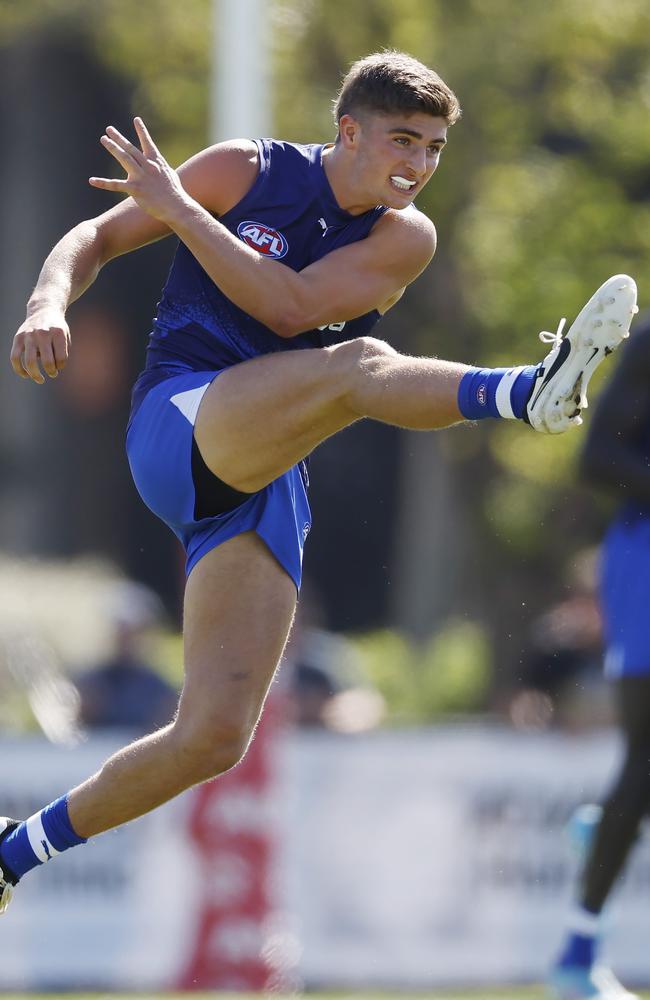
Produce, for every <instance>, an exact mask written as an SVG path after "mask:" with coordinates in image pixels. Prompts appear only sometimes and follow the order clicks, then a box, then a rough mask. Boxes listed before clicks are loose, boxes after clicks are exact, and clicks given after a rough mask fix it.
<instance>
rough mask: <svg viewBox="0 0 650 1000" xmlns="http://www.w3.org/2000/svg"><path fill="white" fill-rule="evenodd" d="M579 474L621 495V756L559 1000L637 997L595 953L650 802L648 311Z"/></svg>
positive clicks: (608, 667)
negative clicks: (608, 905)
mask: <svg viewBox="0 0 650 1000" xmlns="http://www.w3.org/2000/svg"><path fill="white" fill-rule="evenodd" d="M582 473H583V475H584V478H585V479H587V480H588V481H589V482H590V483H593V484H594V485H596V486H599V487H602V488H604V489H606V490H607V491H609V492H610V493H611V494H613V495H614V496H615V497H616V498H617V499H618V501H619V507H618V510H617V512H616V514H615V516H614V518H613V520H612V523H611V525H610V527H609V530H608V532H607V535H606V538H605V542H604V547H603V554H602V568H601V601H602V611H603V621H604V633H605V636H604V638H605V648H606V652H605V675H606V676H607V677H608V678H609V679H610V680H611V682H612V684H613V685H614V689H615V692H616V696H617V701H618V708H619V718H620V729H621V735H622V736H623V739H624V741H625V756H624V759H623V763H622V766H621V768H620V771H619V774H618V775H617V778H616V780H615V782H614V786H613V788H612V789H611V791H610V793H609V795H608V796H607V798H606V800H605V802H604V803H603V806H602V810H591V812H590V813H589V815H590V816H591V818H592V821H595V823H594V828H593V829H592V831H591V836H588V835H587V836H586V841H587V852H586V857H585V861H584V866H583V868H582V871H581V874H580V879H579V884H578V891H577V900H576V905H575V908H574V910H573V913H572V914H571V916H570V919H569V922H568V932H567V935H566V939H565V941H564V944H563V947H562V950H561V953H560V957H559V959H558V962H557V964H556V966H555V967H554V969H553V970H552V973H551V977H550V985H551V987H552V989H553V992H554V995H556V996H558V997H560V998H562V1000H569V998H581V997H594V998H600V1000H633V995H632V994H630V993H628V992H627V991H626V990H624V989H623V987H622V986H621V985H620V983H618V981H617V980H616V979H615V977H614V976H613V974H612V973H611V971H610V970H609V969H607V968H606V967H604V966H603V965H602V964H601V961H600V959H599V954H598V951H599V945H600V937H601V935H602V912H603V907H604V906H605V903H606V902H607V899H608V898H609V895H610V893H611V891H612V888H613V886H614V884H615V882H616V880H617V878H618V876H619V874H620V873H621V871H622V869H623V867H624V865H625V862H626V860H627V857H628V855H629V852H630V849H631V848H632V845H633V844H634V842H635V840H636V839H637V837H638V835H639V828H640V825H641V822H642V820H643V818H644V816H645V815H646V814H647V812H648V810H649V809H650V616H649V609H650V603H649V597H648V595H649V594H650V317H648V316H646V317H645V318H644V319H643V320H642V321H641V322H640V323H639V325H638V326H637V328H636V332H635V335H634V338H633V339H632V340H631V341H630V343H629V344H628V345H627V346H626V349H625V350H624V351H623V353H622V356H621V360H620V363H619V365H618V367H617V369H616V371H615V374H614V376H613V378H612V380H611V381H610V383H609V385H608V386H607V388H606V389H605V390H604V392H603V393H602V395H601V396H600V398H599V400H598V405H597V407H596V411H595V413H594V414H593V419H592V423H591V427H590V431H589V435H588V437H587V440H586V443H585V447H584V451H583V454H582ZM582 816H583V817H584V816H585V813H582ZM583 822H584V819H583ZM585 833H588V831H585ZM583 835H584V833H583Z"/></svg>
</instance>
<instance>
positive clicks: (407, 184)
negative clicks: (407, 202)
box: [390, 174, 417, 193]
mask: <svg viewBox="0 0 650 1000" xmlns="http://www.w3.org/2000/svg"><path fill="white" fill-rule="evenodd" d="M390 182H391V184H392V185H393V187H395V188H397V190H398V191H403V192H404V193H406V192H408V191H411V190H412V189H413V188H414V187H415V185H416V184H417V181H408V180H407V179H406V177H400V175H399V174H392V175H391V178H390Z"/></svg>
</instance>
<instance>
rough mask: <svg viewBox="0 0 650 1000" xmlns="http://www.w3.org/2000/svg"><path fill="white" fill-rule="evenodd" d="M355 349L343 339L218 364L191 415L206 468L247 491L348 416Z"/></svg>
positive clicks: (296, 459) (273, 475) (302, 455)
mask: <svg viewBox="0 0 650 1000" xmlns="http://www.w3.org/2000/svg"><path fill="white" fill-rule="evenodd" d="M360 350H361V347H360V345H359V344H357V343H355V342H349V343H344V344H338V345H336V346H335V347H331V348H322V349H316V348H315V349H307V350H295V351H286V352H278V353H277V354H270V355H264V356H263V357H259V358H252V359H251V360H249V361H244V362H242V363H241V364H237V365H233V367H232V368H228V369H226V370H225V371H223V372H221V373H220V374H219V375H218V376H217V378H216V379H215V380H214V381H213V382H212V384H211V385H210V386H209V387H208V388H207V389H206V391H205V393H204V395H203V398H202V400H201V404H200V406H199V408H198V412H197V415H196V419H195V423H194V438H195V441H196V443H197V445H198V448H199V451H200V452H201V455H202V457H203V460H204V461H205V463H206V465H207V466H208V468H209V469H210V470H211V472H213V473H214V475H216V476H218V477H219V478H220V479H222V480H223V481H224V482H226V483H227V484H228V485H229V486H232V487H234V488H235V489H237V490H241V491H243V492H245V493H249V492H250V493H252V492H255V491H257V490H260V489H262V488H263V487H264V486H266V485H267V484H268V483H270V482H271V481H272V480H274V479H277V478H278V476H280V475H282V474H283V473H284V472H286V471H287V470H288V469H290V468H291V467H292V466H293V465H296V464H297V463H298V462H299V461H300V460H301V459H303V458H305V456H306V455H308V454H309V453H310V452H311V451H313V449H314V448H315V447H317V445H319V444H320V443H321V441H324V440H325V439H326V438H328V437H330V435H332V434H334V433H336V431H339V430H341V429H342V428H343V427H347V426H348V425H349V424H351V423H354V421H355V420H357V419H358V416H357V415H355V414H354V413H353V412H352V411H351V410H350V408H349V406H348V404H347V401H346V400H347V383H348V381H349V379H350V377H351V376H350V372H351V370H352V368H353V365H354V356H355V353H358V352H359V351H360Z"/></svg>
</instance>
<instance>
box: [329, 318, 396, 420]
mask: <svg viewBox="0 0 650 1000" xmlns="http://www.w3.org/2000/svg"><path fill="white" fill-rule="evenodd" d="M327 350H329V351H330V352H331V355H332V356H333V357H334V359H335V360H336V362H337V366H336V382H337V385H338V386H339V387H340V389H341V392H342V394H343V395H344V397H345V398H346V399H347V400H348V402H349V404H350V406H351V407H352V409H354V410H355V411H356V403H355V401H356V398H357V396H358V394H359V390H360V388H361V387H362V385H363V383H364V382H365V380H366V379H367V378H369V377H371V376H373V375H376V374H378V373H379V372H382V371H385V370H386V368H387V367H390V365H391V364H392V363H393V361H394V360H395V359H397V358H399V356H400V355H399V353H398V352H397V351H396V350H395V349H394V348H393V347H391V346H390V344H387V343H386V342H385V341H383V340H378V339H377V338H376V337H356V338H355V339H354V340H346V341H345V342H344V343H342V344H337V345H336V346H335V347H331V348H329V349H327ZM359 415H360V416H363V414H359Z"/></svg>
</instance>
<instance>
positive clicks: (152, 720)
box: [75, 582, 178, 734]
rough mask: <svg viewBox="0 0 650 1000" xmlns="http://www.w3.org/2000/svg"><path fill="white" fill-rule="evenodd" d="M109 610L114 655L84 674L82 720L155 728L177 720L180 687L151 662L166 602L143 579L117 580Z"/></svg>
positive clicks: (91, 725) (92, 725)
mask: <svg viewBox="0 0 650 1000" xmlns="http://www.w3.org/2000/svg"><path fill="white" fill-rule="evenodd" d="M106 614H107V617H108V620H109V623H110V627H111V639H112V650H111V654H110V656H109V658H108V659H107V660H105V661H104V662H102V663H99V664H97V666H95V667H93V668H92V669H91V670H88V671H86V672H84V673H82V674H80V675H79V676H78V677H75V686H76V688H77V691H78V692H79V723H80V724H81V726H83V727H84V728H86V729H131V730H133V731H134V732H137V733H141V734H144V733H150V732H152V731H153V730H154V729H158V728H160V727H161V726H164V725H166V724H167V723H168V722H170V721H171V719H172V716H173V714H174V712H175V710H176V705H177V702H178V692H177V691H176V689H175V688H174V687H173V686H172V685H171V684H169V683H168V682H167V681H166V680H164V678H163V677H161V676H160V674H159V672H158V671H157V670H156V669H155V668H154V667H153V666H151V665H150V664H149V663H147V649H146V641H147V638H148V637H149V636H150V634H151V630H152V629H153V628H154V627H155V626H156V625H159V624H160V622H161V618H162V604H161V602H160V600H159V599H158V597H157V596H156V594H154V593H153V591H151V590H149V588H148V587H144V586H142V584H137V583H130V582H128V583H127V582H124V583H119V584H116V586H115V589H114V591H113V593H112V594H111V597H110V600H109V602H108V607H107V610H106Z"/></svg>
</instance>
